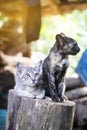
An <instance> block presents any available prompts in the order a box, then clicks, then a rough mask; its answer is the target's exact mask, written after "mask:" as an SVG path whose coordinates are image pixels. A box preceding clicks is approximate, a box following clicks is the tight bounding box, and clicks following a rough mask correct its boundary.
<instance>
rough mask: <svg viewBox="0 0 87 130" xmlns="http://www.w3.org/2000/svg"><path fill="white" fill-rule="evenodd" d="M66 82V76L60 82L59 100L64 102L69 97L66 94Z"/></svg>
mask: <svg viewBox="0 0 87 130" xmlns="http://www.w3.org/2000/svg"><path fill="white" fill-rule="evenodd" d="M64 93H65V82H64V78H62V80H61V82H60V83H59V84H58V99H59V102H63V101H65V100H67V97H66V96H65V94H64Z"/></svg>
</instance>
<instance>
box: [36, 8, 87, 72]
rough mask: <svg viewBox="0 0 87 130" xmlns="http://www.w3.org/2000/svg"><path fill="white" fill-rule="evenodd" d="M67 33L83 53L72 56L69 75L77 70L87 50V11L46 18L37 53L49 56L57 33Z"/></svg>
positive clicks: (43, 22)
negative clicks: (40, 52)
mask: <svg viewBox="0 0 87 130" xmlns="http://www.w3.org/2000/svg"><path fill="white" fill-rule="evenodd" d="M61 32H63V33H65V34H66V35H67V36H69V37H72V38H74V39H75V40H76V41H77V42H78V44H79V46H80V48H81V51H80V53H79V54H78V55H76V56H74V58H73V56H70V58H69V59H70V68H69V74H72V73H73V71H74V69H75V68H76V66H77V64H78V61H79V59H80V57H81V55H82V53H83V51H84V50H85V49H86V48H87V43H86V42H87V9H86V10H82V11H79V10H74V11H73V12H71V13H68V14H64V15H56V16H46V17H43V18H42V27H41V32H40V40H43V41H44V42H41V43H39V44H37V45H36V46H35V48H38V47H39V49H37V51H42V53H45V54H46V55H47V54H48V52H49V50H50V48H51V47H52V45H53V44H54V42H55V35H56V34H57V33H61Z"/></svg>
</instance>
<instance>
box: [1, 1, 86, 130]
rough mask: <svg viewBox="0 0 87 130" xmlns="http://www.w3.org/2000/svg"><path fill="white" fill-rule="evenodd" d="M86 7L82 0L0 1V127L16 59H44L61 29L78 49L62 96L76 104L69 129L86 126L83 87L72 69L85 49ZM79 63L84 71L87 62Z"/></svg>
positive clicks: (29, 62) (79, 129)
mask: <svg viewBox="0 0 87 130" xmlns="http://www.w3.org/2000/svg"><path fill="white" fill-rule="evenodd" d="M86 8H87V1H86V0H0V123H1V124H2V125H0V127H1V128H0V130H4V129H5V122H6V113H7V99H8V91H9V89H12V88H14V85H15V73H16V64H17V62H18V61H20V62H22V63H23V64H24V65H30V66H34V65H35V64H36V63H37V62H38V61H39V60H40V59H42V60H44V58H45V57H46V56H47V55H48V53H49V50H50V49H51V47H52V46H53V45H54V43H55V35H56V34H58V33H61V32H63V33H65V34H66V35H67V36H69V37H71V38H73V39H75V40H76V41H77V42H78V44H79V46H80V48H81V51H80V53H79V54H78V55H76V56H74V57H73V56H70V57H69V63H70V64H69V67H68V70H67V73H66V95H67V96H68V97H69V99H70V100H72V101H74V102H76V104H77V106H76V113H75V119H74V128H73V129H74V130H85V129H87V87H86V84H85V82H84V81H83V80H82V79H81V78H80V75H78V74H77V73H76V72H75V69H76V68H77V67H79V66H78V64H79V62H81V61H80V60H81V57H82V55H83V53H84V51H85V50H86V49H87V9H86ZM86 56H87V55H85V56H84V61H87V60H86V59H87V57H86ZM86 63H87V62H86ZM84 64H85V63H84ZM82 65H83V63H82ZM83 66H84V67H85V66H86V67H85V72H87V71H86V70H87V64H85V65H83ZM86 75H87V73H86ZM85 77H86V76H85ZM78 92H79V93H78ZM73 93H74V94H75V95H77V96H76V97H75V96H73ZM84 102H85V104H84ZM78 104H79V105H80V106H79V105H78ZM79 107H80V108H81V109H80V110H79ZM83 111H84V114H82V113H83ZM81 115H83V116H81Z"/></svg>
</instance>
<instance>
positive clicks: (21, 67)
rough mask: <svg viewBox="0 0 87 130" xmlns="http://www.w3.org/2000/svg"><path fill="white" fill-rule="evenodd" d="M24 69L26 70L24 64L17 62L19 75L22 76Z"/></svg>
mask: <svg viewBox="0 0 87 130" xmlns="http://www.w3.org/2000/svg"><path fill="white" fill-rule="evenodd" d="M23 69H24V66H23V64H22V63H20V62H17V72H18V73H19V74H21V73H22V71H23Z"/></svg>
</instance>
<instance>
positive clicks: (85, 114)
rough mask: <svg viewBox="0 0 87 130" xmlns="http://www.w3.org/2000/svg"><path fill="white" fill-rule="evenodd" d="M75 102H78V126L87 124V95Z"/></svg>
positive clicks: (76, 114) (76, 119) (76, 122)
mask: <svg viewBox="0 0 87 130" xmlns="http://www.w3.org/2000/svg"><path fill="white" fill-rule="evenodd" d="M74 102H75V103H76V111H75V119H74V124H75V125H76V126H78V127H80V126H84V125H85V126H87V96H86V97H83V98H80V99H76V100H74Z"/></svg>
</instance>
